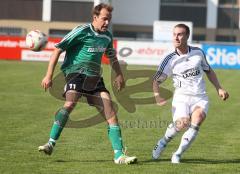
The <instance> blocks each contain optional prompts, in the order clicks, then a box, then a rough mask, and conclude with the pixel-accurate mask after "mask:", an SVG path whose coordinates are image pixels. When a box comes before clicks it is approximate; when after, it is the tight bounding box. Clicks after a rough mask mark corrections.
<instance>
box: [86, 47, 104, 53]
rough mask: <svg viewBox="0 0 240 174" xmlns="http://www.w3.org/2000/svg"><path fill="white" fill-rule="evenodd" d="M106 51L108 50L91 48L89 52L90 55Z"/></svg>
mask: <svg viewBox="0 0 240 174" xmlns="http://www.w3.org/2000/svg"><path fill="white" fill-rule="evenodd" d="M105 51H106V48H103V47H91V48H88V52H89V53H98V52H101V53H102V52H105Z"/></svg>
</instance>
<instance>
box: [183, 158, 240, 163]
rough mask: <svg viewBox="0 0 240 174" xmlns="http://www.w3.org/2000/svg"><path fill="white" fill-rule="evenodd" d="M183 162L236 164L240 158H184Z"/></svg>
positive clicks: (239, 161)
mask: <svg viewBox="0 0 240 174" xmlns="http://www.w3.org/2000/svg"><path fill="white" fill-rule="evenodd" d="M182 163H192V164H234V163H240V159H218V160H217V159H182Z"/></svg>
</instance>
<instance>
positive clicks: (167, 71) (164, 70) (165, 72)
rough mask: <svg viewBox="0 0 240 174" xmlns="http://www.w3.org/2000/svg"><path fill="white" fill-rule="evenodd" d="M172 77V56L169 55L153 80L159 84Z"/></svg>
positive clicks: (162, 62)
mask: <svg viewBox="0 0 240 174" xmlns="http://www.w3.org/2000/svg"><path fill="white" fill-rule="evenodd" d="M171 75H172V69H171V55H168V56H166V57H165V58H164V59H162V61H161V62H160V64H159V66H158V69H157V72H156V74H155V75H154V76H153V79H154V80H156V81H158V82H163V81H164V80H166V79H167V78H168V77H169V76H171Z"/></svg>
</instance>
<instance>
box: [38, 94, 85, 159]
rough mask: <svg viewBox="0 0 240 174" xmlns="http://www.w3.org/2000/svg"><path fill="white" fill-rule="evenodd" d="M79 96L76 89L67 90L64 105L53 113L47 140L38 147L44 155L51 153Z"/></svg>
mask: <svg viewBox="0 0 240 174" xmlns="http://www.w3.org/2000/svg"><path fill="white" fill-rule="evenodd" d="M79 97H81V95H80V93H78V92H76V91H68V92H67V93H66V101H65V103H64V106H63V107H62V108H60V109H59V110H58V111H57V112H56V114H55V121H54V123H53V126H52V128H51V132H50V138H49V141H48V142H47V143H46V144H44V145H42V146H39V147H38V150H39V151H40V152H44V153H45V154H46V155H51V154H52V152H53V148H54V146H55V144H56V141H57V140H58V138H59V137H60V135H61V132H62V130H63V128H64V126H65V124H66V123H67V120H68V116H69V114H70V113H71V111H72V110H73V109H74V107H75V106H76V104H77V101H78V99H79Z"/></svg>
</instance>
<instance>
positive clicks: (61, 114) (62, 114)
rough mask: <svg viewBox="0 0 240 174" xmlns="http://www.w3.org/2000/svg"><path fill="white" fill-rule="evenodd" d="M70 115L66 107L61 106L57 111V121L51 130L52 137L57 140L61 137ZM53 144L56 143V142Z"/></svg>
mask: <svg viewBox="0 0 240 174" xmlns="http://www.w3.org/2000/svg"><path fill="white" fill-rule="evenodd" d="M68 115H69V113H68V111H67V110H66V109H65V108H61V109H59V110H58V111H57V113H56V115H55V121H54V123H53V126H52V129H51V132H50V139H52V140H57V139H58V138H59V136H60V134H61V132H62V130H63V128H64V126H65V124H66V123H67V120H68ZM51 143H52V142H51ZM53 145H55V142H54V144H53Z"/></svg>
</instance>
